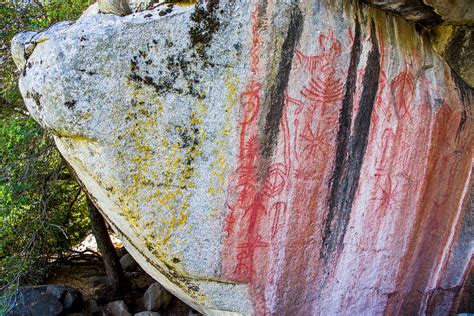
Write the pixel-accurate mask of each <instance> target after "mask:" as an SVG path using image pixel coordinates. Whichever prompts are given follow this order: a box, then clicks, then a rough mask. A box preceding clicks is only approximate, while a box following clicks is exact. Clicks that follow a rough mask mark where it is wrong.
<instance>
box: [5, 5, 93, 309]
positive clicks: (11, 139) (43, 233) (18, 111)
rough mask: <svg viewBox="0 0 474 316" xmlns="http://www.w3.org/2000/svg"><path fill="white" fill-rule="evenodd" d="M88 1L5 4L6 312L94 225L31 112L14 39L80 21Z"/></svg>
mask: <svg viewBox="0 0 474 316" xmlns="http://www.w3.org/2000/svg"><path fill="white" fill-rule="evenodd" d="M88 5H89V1H88V0H50V1H47V2H46V1H45V2H44V4H43V5H42V4H41V3H40V2H39V1H36V2H31V3H21V2H20V1H15V0H11V1H0V295H3V300H2V298H0V314H4V313H5V312H6V310H7V309H8V307H9V306H11V304H12V301H11V300H12V298H14V296H12V295H10V294H11V293H14V292H15V290H16V289H17V287H18V286H19V285H21V284H35V283H37V282H40V281H41V278H42V277H44V276H45V273H46V272H47V267H48V264H49V263H50V262H51V261H52V260H53V259H58V258H61V257H62V256H63V255H64V253H65V251H67V250H68V249H70V248H71V246H73V245H74V244H75V243H77V242H78V241H80V240H81V239H82V237H83V236H85V234H86V233H87V232H88V230H89V227H90V223H89V219H88V216H87V214H88V213H87V206H86V199H85V196H84V194H83V193H82V191H81V188H80V187H79V185H78V183H77V182H76V181H75V180H74V178H73V177H72V176H71V174H70V172H69V171H68V169H67V167H66V163H65V162H64V160H63V159H62V157H61V155H60V154H59V152H58V151H57V150H56V148H55V146H54V142H53V140H52V137H51V135H50V134H49V133H48V132H47V131H45V130H43V129H42V128H41V127H40V126H39V125H38V124H37V123H36V122H35V121H34V120H33V119H32V118H31V117H30V116H29V114H28V111H27V109H26V108H25V106H24V104H23V101H22V98H21V95H20V92H19V90H18V85H17V80H18V70H17V69H16V66H15V65H14V63H13V60H12V58H11V56H10V41H11V38H12V37H13V35H14V34H16V33H18V32H20V31H24V30H34V29H41V28H44V27H47V26H48V25H51V24H53V23H55V22H57V21H60V20H71V19H75V18H77V17H78V16H79V15H80V13H81V12H82V11H83V10H84V9H85V8H86V7H87V6H88Z"/></svg>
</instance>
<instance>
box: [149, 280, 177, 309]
mask: <svg viewBox="0 0 474 316" xmlns="http://www.w3.org/2000/svg"><path fill="white" fill-rule="evenodd" d="M171 298H172V296H171V294H170V293H169V292H168V291H166V290H165V288H164V287H163V286H162V285H161V284H160V283H158V282H155V283H153V284H152V285H150V287H149V288H148V289H147V290H146V292H145V294H144V295H143V303H144V305H145V308H146V309H147V310H148V311H157V310H158V309H160V308H164V307H166V306H167V305H168V304H169V302H170V301H171Z"/></svg>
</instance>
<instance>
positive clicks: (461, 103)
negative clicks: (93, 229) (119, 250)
mask: <svg viewBox="0 0 474 316" xmlns="http://www.w3.org/2000/svg"><path fill="white" fill-rule="evenodd" d="M91 12H92V11H91ZM12 51H13V54H14V58H15V60H16V62H17V63H18V65H19V66H20V67H21V68H22V75H21V78H20V89H21V92H22V94H23V97H24V99H25V103H26V105H27V107H28V109H29V111H30V113H31V115H32V116H33V117H34V118H35V119H36V120H38V122H40V124H42V125H43V126H44V127H46V128H48V129H50V130H51V131H52V133H53V134H54V135H55V140H56V144H57V146H58V148H59V150H60V151H61V153H62V154H63V156H64V157H65V159H66V160H67V161H68V162H69V163H70V164H71V166H72V167H73V169H74V170H75V172H76V174H77V176H78V178H79V179H80V181H81V182H82V184H83V186H84V187H85V189H86V190H87V191H88V192H89V194H90V195H91V197H92V198H93V199H94V201H95V203H96V205H97V206H98V207H99V208H100V210H101V211H102V212H103V214H104V216H105V217H106V218H107V220H108V221H109V223H111V225H112V227H113V228H114V230H115V231H116V232H117V234H118V235H119V236H120V237H121V238H122V240H123V242H124V245H125V246H126V247H127V249H128V251H129V252H130V254H131V255H132V256H133V257H134V258H135V259H136V260H137V262H138V263H139V264H140V265H141V266H142V267H143V268H144V269H145V270H146V271H147V272H148V273H149V274H150V275H152V276H153V277H154V278H156V280H158V281H159V282H160V283H161V284H162V285H163V286H164V287H165V288H166V289H168V290H169V291H171V292H172V293H174V294H175V295H176V296H178V297H179V298H181V299H182V300H184V301H185V302H186V303H188V304H189V305H191V306H192V307H193V308H195V309H196V310H198V311H200V312H202V313H206V314H222V313H228V314H232V313H240V314H247V315H251V314H256V315H267V314H272V315H273V314H274V315H319V314H339V313H343V314H363V315H380V314H385V313H386V314H397V315H399V314H403V315H412V314H423V313H428V314H439V315H445V314H447V313H449V312H452V311H455V309H456V306H457V304H458V301H459V297H460V295H459V293H460V292H462V287H463V285H464V281H465V280H466V279H467V277H468V275H469V273H471V270H472V258H473V256H472V254H473V243H472V240H473V234H472V230H473V225H472V221H473V213H474V209H472V208H471V207H470V201H471V196H472V190H471V188H472V177H471V171H472V161H473V160H472V158H473V155H472V154H473V153H472V144H473V119H472V101H473V97H474V94H473V90H472V89H471V88H470V87H469V86H468V85H467V84H466V83H464V81H463V80H461V79H460V77H459V76H458V75H457V74H456V72H453V71H452V70H451V69H450V68H449V67H448V66H447V64H446V63H445V62H444V61H443V60H442V59H441V58H440V57H439V55H437V54H436V53H434V51H433V48H432V45H431V43H430V40H429V38H428V37H427V35H426V34H425V32H419V30H418V28H417V27H416V26H415V24H414V23H412V22H408V21H406V20H404V19H403V18H401V17H398V16H395V15H392V14H390V13H386V12H383V11H382V10H380V9H377V8H373V7H369V6H366V5H363V4H358V3H356V2H351V1H322V0H321V1H317V0H312V1H300V3H298V4H297V3H292V2H290V1H276V2H271V1H269V2H268V3H267V2H266V1H243V0H242V1H230V0H229V1H223V0H221V1H207V3H205V4H198V5H196V6H167V5H160V6H158V7H156V8H155V9H153V10H148V11H143V12H137V13H133V14H130V15H127V16H124V17H120V16H116V15H110V14H100V13H95V14H94V13H91V14H88V15H84V16H83V17H81V18H80V19H79V20H77V21H76V22H64V23H60V24H56V25H54V26H53V27H51V28H50V29H48V30H46V31H45V32H42V33H37V32H28V33H22V34H20V35H18V36H17V37H16V38H15V39H14V41H13V43H12Z"/></svg>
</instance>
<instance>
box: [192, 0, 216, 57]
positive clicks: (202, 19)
mask: <svg viewBox="0 0 474 316" xmlns="http://www.w3.org/2000/svg"><path fill="white" fill-rule="evenodd" d="M218 8H219V0H209V1H208V2H207V5H205V6H204V5H203V4H202V3H201V4H198V5H196V7H195V9H194V13H193V14H192V15H191V21H193V24H192V26H191V28H190V29H189V36H190V39H191V46H192V47H193V48H194V49H196V51H197V53H198V55H200V56H201V57H205V56H206V52H205V49H206V48H207V47H208V46H209V45H210V42H211V40H212V37H213V36H214V33H216V32H217V31H218V30H219V27H220V21H219V19H218V17H217V13H218Z"/></svg>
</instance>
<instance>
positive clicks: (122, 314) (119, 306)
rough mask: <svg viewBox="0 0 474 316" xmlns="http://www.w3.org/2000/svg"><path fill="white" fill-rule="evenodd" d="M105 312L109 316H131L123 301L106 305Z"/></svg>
mask: <svg viewBox="0 0 474 316" xmlns="http://www.w3.org/2000/svg"><path fill="white" fill-rule="evenodd" d="M107 311H108V312H109V313H110V316H132V314H130V312H129V311H128V307H127V305H126V304H125V302H124V301H122V300H120V301H113V302H110V303H109V304H107Z"/></svg>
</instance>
